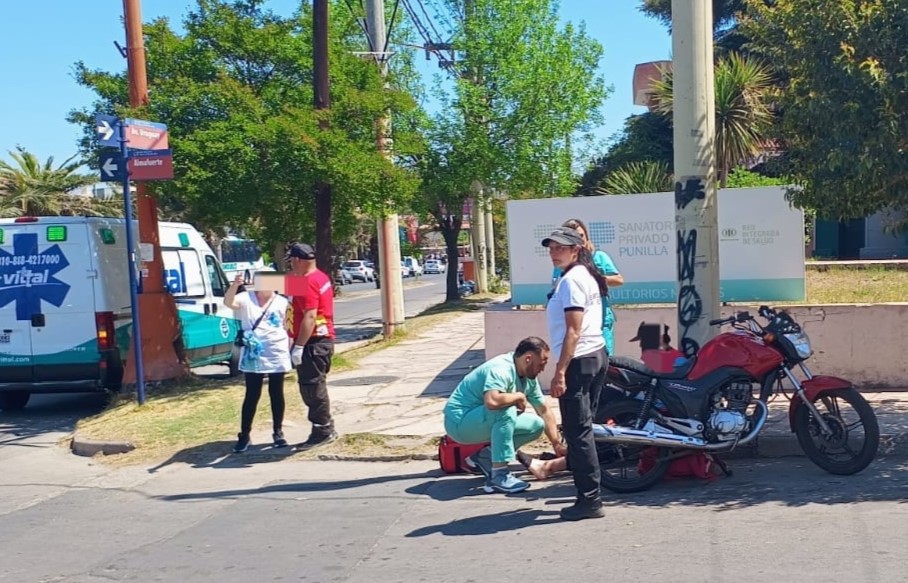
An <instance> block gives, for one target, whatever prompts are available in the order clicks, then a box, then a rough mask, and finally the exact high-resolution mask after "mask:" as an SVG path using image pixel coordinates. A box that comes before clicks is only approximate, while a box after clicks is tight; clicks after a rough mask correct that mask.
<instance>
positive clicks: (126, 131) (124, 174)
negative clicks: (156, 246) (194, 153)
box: [95, 113, 173, 405]
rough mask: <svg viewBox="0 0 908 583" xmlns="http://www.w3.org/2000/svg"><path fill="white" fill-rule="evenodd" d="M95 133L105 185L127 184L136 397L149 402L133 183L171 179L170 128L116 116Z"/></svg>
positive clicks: (101, 120) (100, 122)
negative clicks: (133, 219) (133, 181)
mask: <svg viewBox="0 0 908 583" xmlns="http://www.w3.org/2000/svg"><path fill="white" fill-rule="evenodd" d="M95 131H96V136H97V138H98V143H99V144H100V145H101V146H102V147H109V148H112V147H116V148H118V150H106V151H102V152H101V154H100V157H99V158H98V168H99V169H100V173H101V181H102V182H116V181H118V180H119V181H122V182H123V207H124V214H125V216H126V248H127V259H128V262H129V297H130V300H131V303H132V309H131V312H132V336H133V352H134V356H135V362H136V395H137V397H138V401H139V404H140V405H141V404H144V403H145V369H144V364H143V362H142V328H141V322H140V321H139V297H138V294H139V285H140V283H139V275H138V268H137V262H136V243H135V233H134V232H133V226H132V201H131V200H130V199H131V192H130V188H129V181H130V180H136V181H145V180H171V179H172V178H173V152H172V151H171V150H170V137H169V135H168V133H167V126H166V125H164V124H162V123H155V122H151V121H145V120H141V119H130V118H126V119H124V120H120V119H118V118H116V117H114V116H112V115H105V114H100V113H99V114H97V115H95Z"/></svg>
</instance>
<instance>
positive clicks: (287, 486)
mask: <svg viewBox="0 0 908 583" xmlns="http://www.w3.org/2000/svg"><path fill="white" fill-rule="evenodd" d="M437 473H439V471H438V470H434V471H429V472H419V473H412V474H398V475H388V476H377V477H372V478H360V479H355V480H340V481H330V482H328V481H325V482H285V483H280V484H271V485H268V486H263V487H261V488H243V489H236V490H217V491H213V492H187V493H184V494H171V495H168V496H157V498H158V499H159V500H164V501H167V502H180V501H183V500H203V499H212V498H239V497H243V496H255V495H260V494H271V493H275V492H334V491H337V490H349V489H351V488H361V487H363V486H373V485H375V484H383V483H386V482H399V481H403V480H413V479H417V478H425V477H427V476H430V475H432V474H437Z"/></svg>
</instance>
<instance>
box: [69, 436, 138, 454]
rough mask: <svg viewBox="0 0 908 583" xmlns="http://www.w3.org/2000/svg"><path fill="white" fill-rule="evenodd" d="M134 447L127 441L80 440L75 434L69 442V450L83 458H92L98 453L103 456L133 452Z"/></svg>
mask: <svg viewBox="0 0 908 583" xmlns="http://www.w3.org/2000/svg"><path fill="white" fill-rule="evenodd" d="M135 448H136V446H135V445H134V444H132V443H130V442H128V441H96V440H93V439H82V438H80V437H79V434H78V433H76V434H74V435H73V437H72V441H71V442H70V449H71V450H72V452H73V453H74V454H76V455H80V456H84V457H94V456H96V455H98V454H99V453H101V454H104V455H116V454H119V453H127V452H130V451H132V450H134V449H135Z"/></svg>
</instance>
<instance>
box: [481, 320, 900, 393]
mask: <svg viewBox="0 0 908 583" xmlns="http://www.w3.org/2000/svg"><path fill="white" fill-rule="evenodd" d="M786 309H787V310H788V312H789V313H790V314H791V315H792V317H794V319H795V320H796V321H797V322H798V323H800V324H801V325H802V326H803V327H804V329H805V330H806V331H807V333H808V334H809V335H810V340H811V344H812V345H813V349H814V355H813V356H812V357H811V358H810V359H808V361H807V366H808V367H809V368H810V370H811V372H813V373H814V374H828V375H834V376H839V377H843V378H846V379H849V380H851V381H853V382H854V383H855V384H856V385H857V386H859V387H868V388H877V387H893V388H904V387H908V358H906V355H905V337H906V336H908V303H899V304H878V305H853V304H834V305H827V306H786ZM739 310H748V311H750V313H751V314H754V315H756V313H757V306H750V307H748V306H732V307H723V308H722V316H723V317H724V316H728V315H731V314H732V313H734V312H736V311H739ZM616 312H617V314H618V323H617V325H616V329H615V352H616V353H617V354H618V355H621V356H633V357H635V358H639V357H640V349H639V346H638V345H637V344H636V343H631V342H628V339H630V338H633V336H634V334H636V332H637V326H639V324H640V322H642V321H645V322H658V323H667V324H668V325H669V326H670V327H671V329H670V330H669V334H670V335H671V337H672V342H673V344H675V345H677V339H678V325H677V322H676V315H675V308H674V307H652V308H621V307H618V308H616ZM758 319H759V317H758ZM531 335H536V336H541V337H542V338H546V339H548V338H547V336H548V335H547V331H546V325H545V311H543V310H542V309H541V308H540V309H530V310H525V309H521V310H517V309H514V306H512V305H511V304H498V305H496V306H495V307H494V308H491V309H489V310H488V311H487V312H486V314H485V350H486V356H487V357H491V356H494V355H497V354H501V353H502V352H509V351H511V350H514V347H515V346H516V345H517V342H518V341H519V340H520V339H521V338H524V337H526V336H531ZM553 359H557V355H553ZM553 364H554V362H553V361H550V363H549V366H548V367H546V371H545V372H544V373H543V375H542V377H541V381H542V383H543V386H546V387H547V386H548V384H549V381H550V380H551V377H552V372H553V371H554V366H553Z"/></svg>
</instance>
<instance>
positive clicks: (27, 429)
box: [0, 393, 110, 445]
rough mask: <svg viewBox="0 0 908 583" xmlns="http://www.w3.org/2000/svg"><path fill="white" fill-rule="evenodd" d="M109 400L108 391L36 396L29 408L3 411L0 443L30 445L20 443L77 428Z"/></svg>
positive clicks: (102, 408) (30, 401)
mask: <svg viewBox="0 0 908 583" xmlns="http://www.w3.org/2000/svg"><path fill="white" fill-rule="evenodd" d="M109 401H110V397H109V395H107V394H106V393H78V394H49V395H32V397H31V399H30V400H29V404H28V406H26V408H25V409H23V410H21V411H13V412H2V413H0V445H28V444H22V443H20V442H22V441H24V440H26V439H29V438H32V437H36V436H40V435H42V434H45V433H56V432H64V433H66V432H71V431H74V430H75V428H76V423H78V422H79V420H80V419H82V418H84V417H91V416H92V415H97V414H98V413H100V412H101V411H103V410H104V408H105V407H106V406H107V404H108V403H109Z"/></svg>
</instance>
